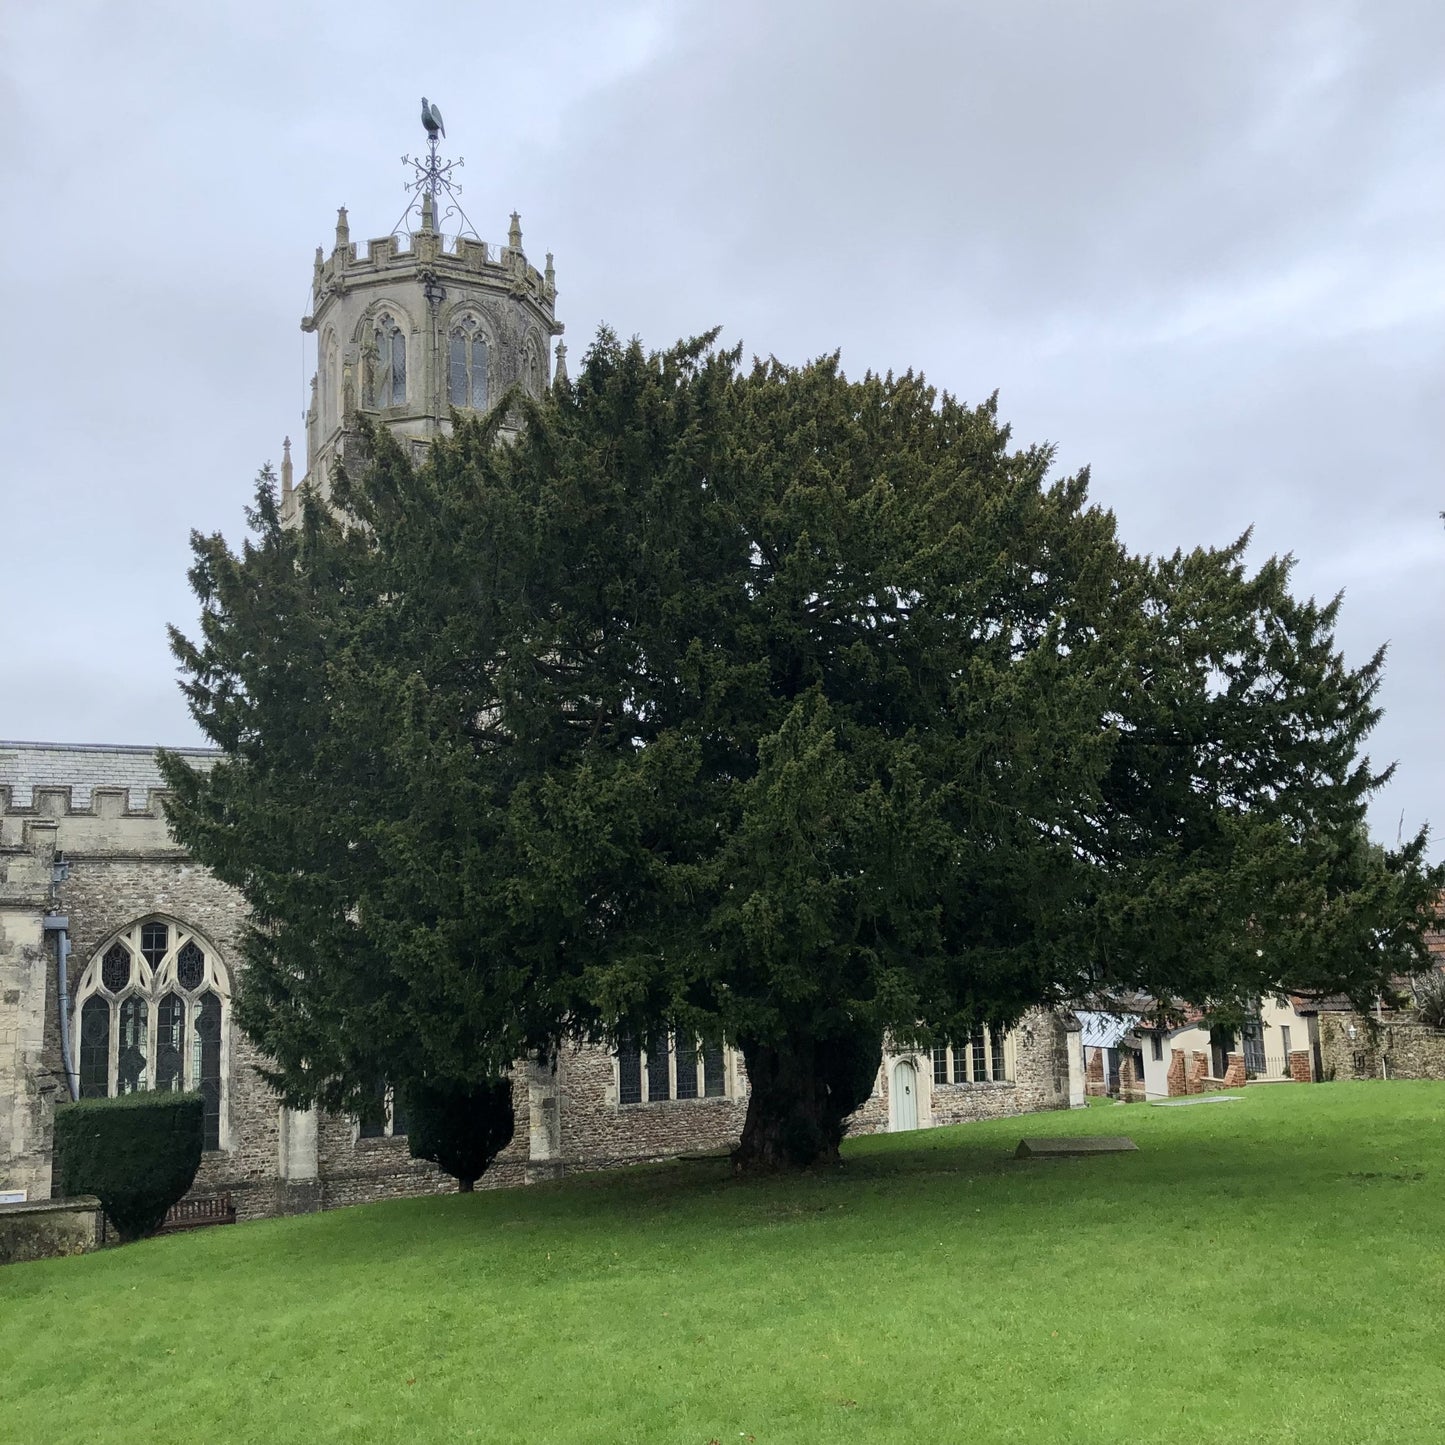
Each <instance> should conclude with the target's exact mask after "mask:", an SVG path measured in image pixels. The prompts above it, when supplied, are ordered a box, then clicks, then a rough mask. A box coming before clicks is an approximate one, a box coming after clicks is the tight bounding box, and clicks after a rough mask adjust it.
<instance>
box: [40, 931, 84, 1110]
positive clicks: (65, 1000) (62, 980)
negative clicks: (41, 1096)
mask: <svg viewBox="0 0 1445 1445" xmlns="http://www.w3.org/2000/svg"><path fill="white" fill-rule="evenodd" d="M45 931H46V932H47V933H53V934H54V935H55V976H56V983H57V985H58V986H57V988H56V1001H57V1003H58V1004H59V1007H60V1060H61V1064H62V1065H63V1067H64V1069H65V1087H66V1089H67V1090H68V1091H69V1093H70V1098H71V1102H72V1103H74V1101H75V1100H77V1099H78V1098H80V1079H79V1078H78V1077H77V1075H76V1072H75V1062H74V1060H73V1059H72V1058H71V1056H70V980H69V976H68V975H69V968H68V965H69V963H70V919H69V917H67V916H66V915H65V914H64V913H47V914H46V915H45Z"/></svg>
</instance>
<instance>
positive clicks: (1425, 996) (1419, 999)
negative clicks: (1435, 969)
mask: <svg viewBox="0 0 1445 1445" xmlns="http://www.w3.org/2000/svg"><path fill="white" fill-rule="evenodd" d="M1415 1017H1416V1018H1418V1019H1419V1020H1420V1022H1421V1023H1422V1024H1429V1025H1430V1027H1431V1028H1435V1029H1445V973H1432V974H1429V975H1427V976H1426V977H1425V978H1424V979H1422V980H1421V981H1420V982H1419V983H1418V984H1417V985H1416V987H1415Z"/></svg>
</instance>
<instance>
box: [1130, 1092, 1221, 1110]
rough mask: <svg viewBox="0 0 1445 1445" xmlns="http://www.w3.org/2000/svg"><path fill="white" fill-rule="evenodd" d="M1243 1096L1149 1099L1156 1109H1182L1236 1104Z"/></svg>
mask: <svg viewBox="0 0 1445 1445" xmlns="http://www.w3.org/2000/svg"><path fill="white" fill-rule="evenodd" d="M1242 1098H1244V1095H1243V1094H1200V1095H1199V1097H1198V1098H1197V1099H1151V1100H1150V1101H1149V1102H1150V1103H1151V1104H1152V1105H1153V1106H1154V1107H1155V1108H1156V1109H1182V1108H1184V1107H1185V1106H1186V1105H1188V1104H1236V1103H1238V1102H1239V1100H1241V1099H1242Z"/></svg>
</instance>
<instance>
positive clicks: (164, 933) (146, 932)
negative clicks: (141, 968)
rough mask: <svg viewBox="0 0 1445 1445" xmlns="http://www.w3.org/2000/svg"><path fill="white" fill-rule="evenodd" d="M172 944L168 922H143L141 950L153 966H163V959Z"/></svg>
mask: <svg viewBox="0 0 1445 1445" xmlns="http://www.w3.org/2000/svg"><path fill="white" fill-rule="evenodd" d="M170 946H171V929H170V925H169V924H167V923H143V924H141V930H140V951H141V952H142V953H143V954H144V955H145V961H146V962H147V963H148V964H150V966H151V967H152V968H159V967H160V966H161V959H163V958H164V957H165V956H166V950H167V949H168V948H169V947H170Z"/></svg>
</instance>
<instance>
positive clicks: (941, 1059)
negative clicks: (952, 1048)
mask: <svg viewBox="0 0 1445 1445" xmlns="http://www.w3.org/2000/svg"><path fill="white" fill-rule="evenodd" d="M933 1082H934V1083H935V1084H946V1083H947V1082H948V1045H947V1044H934V1046H933Z"/></svg>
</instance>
